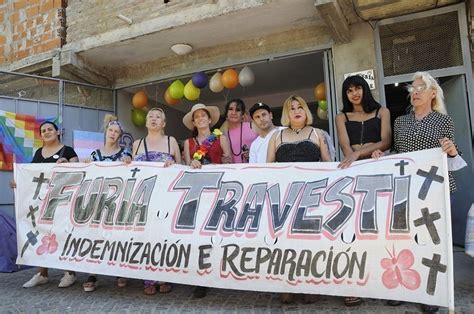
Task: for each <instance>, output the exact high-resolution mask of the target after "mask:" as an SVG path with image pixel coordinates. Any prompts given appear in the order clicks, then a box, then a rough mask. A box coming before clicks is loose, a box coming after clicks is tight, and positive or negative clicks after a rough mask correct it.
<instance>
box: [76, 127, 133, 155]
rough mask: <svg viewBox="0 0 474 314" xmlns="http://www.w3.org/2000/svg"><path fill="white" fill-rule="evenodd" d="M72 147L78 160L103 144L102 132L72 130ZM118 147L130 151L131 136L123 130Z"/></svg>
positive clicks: (131, 144)
mask: <svg viewBox="0 0 474 314" xmlns="http://www.w3.org/2000/svg"><path fill="white" fill-rule="evenodd" d="M72 139H73V147H74V151H75V152H76V154H77V156H78V157H79V160H80V161H84V160H85V159H88V158H89V157H90V156H91V153H92V152H93V151H94V150H96V149H100V148H101V147H102V146H104V133H100V132H90V131H81V130H74V131H73V132H72ZM119 145H120V147H123V148H125V149H127V150H128V151H129V152H131V151H132V146H133V136H132V134H130V133H127V132H124V133H123V134H122V135H121V136H120V139H119Z"/></svg>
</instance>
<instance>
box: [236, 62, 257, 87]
mask: <svg viewBox="0 0 474 314" xmlns="http://www.w3.org/2000/svg"><path fill="white" fill-rule="evenodd" d="M239 82H240V85H242V86H243V87H246V86H250V85H252V84H253V83H255V74H253V71H252V69H251V68H249V67H248V66H244V68H243V69H242V70H241V71H240V73H239Z"/></svg>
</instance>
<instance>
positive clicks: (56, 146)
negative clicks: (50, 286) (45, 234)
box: [14, 121, 79, 288]
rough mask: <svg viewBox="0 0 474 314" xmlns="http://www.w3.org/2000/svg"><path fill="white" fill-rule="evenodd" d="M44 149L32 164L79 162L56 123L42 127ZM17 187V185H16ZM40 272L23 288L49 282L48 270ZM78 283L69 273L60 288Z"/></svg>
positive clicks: (42, 148) (41, 268) (64, 277)
mask: <svg viewBox="0 0 474 314" xmlns="http://www.w3.org/2000/svg"><path fill="white" fill-rule="evenodd" d="M40 133H41V139H42V140H43V147H41V148H39V149H38V150H37V151H36V152H35V155H34V157H33V161H32V163H63V162H78V161H79V159H78V158H77V154H76V152H75V151H74V149H73V148H72V147H70V146H66V145H64V144H62V143H61V141H60V132H59V129H58V126H57V125H56V124H55V123H54V122H50V121H45V122H43V123H42V124H41V125H40ZM14 185H15V184H14ZM38 270H39V272H38V273H36V274H35V275H34V276H33V278H31V279H30V280H28V281H27V282H26V283H25V284H24V285H23V287H24V288H31V287H35V286H38V285H42V284H45V283H47V282H48V281H49V279H48V269H47V268H44V267H40V268H39V269H38ZM74 282H76V273H75V272H71V271H67V272H65V273H64V276H63V277H62V278H61V280H60V282H59V286H58V287H59V288H67V287H69V286H71V285H72V284H74Z"/></svg>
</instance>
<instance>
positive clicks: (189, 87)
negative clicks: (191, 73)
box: [184, 80, 201, 101]
mask: <svg viewBox="0 0 474 314" xmlns="http://www.w3.org/2000/svg"><path fill="white" fill-rule="evenodd" d="M200 95H201V90H200V89H199V88H197V87H196V86H194V84H193V81H192V80H189V82H187V83H186V85H185V86H184V97H186V99H187V100H190V101H193V100H196V99H198V98H199V96H200Z"/></svg>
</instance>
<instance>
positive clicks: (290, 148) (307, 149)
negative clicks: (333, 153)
mask: <svg viewBox="0 0 474 314" xmlns="http://www.w3.org/2000/svg"><path fill="white" fill-rule="evenodd" d="M283 131H284V130H281V131H280V145H278V147H277V150H276V153H275V161H276V162H315V161H321V151H320V149H319V146H318V145H316V144H314V143H313V141H311V139H310V138H311V135H312V134H313V132H314V129H312V130H311V132H310V133H309V135H308V138H307V139H304V140H302V141H297V142H286V143H285V142H283Z"/></svg>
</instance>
